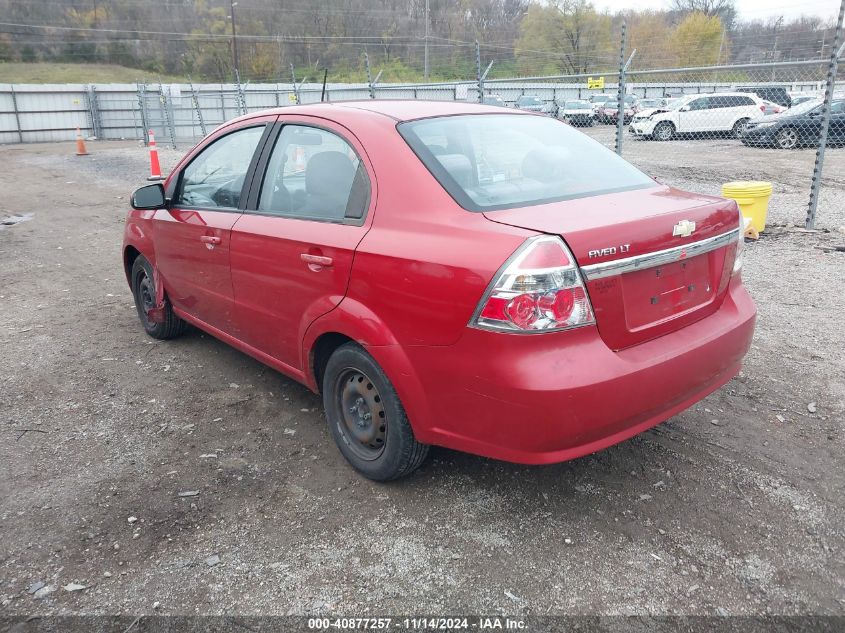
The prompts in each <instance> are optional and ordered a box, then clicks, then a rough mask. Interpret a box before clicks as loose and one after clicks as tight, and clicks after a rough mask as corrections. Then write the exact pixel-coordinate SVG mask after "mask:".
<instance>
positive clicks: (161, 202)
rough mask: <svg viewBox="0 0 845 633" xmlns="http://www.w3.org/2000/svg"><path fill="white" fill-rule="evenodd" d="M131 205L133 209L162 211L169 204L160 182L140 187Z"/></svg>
mask: <svg viewBox="0 0 845 633" xmlns="http://www.w3.org/2000/svg"><path fill="white" fill-rule="evenodd" d="M130 204H131V205H132V208H133V209H141V210H144V209H161V208H162V207H163V206H165V204H167V201H166V200H165V198H164V187H163V186H162V184H161V183H160V182H157V183H155V184H153V185H145V186H143V187H140V188H138V189H136V190H135V192H134V193H133V194H132V197H131V198H130Z"/></svg>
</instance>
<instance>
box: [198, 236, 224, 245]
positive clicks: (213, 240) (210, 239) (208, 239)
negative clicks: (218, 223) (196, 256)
mask: <svg viewBox="0 0 845 633" xmlns="http://www.w3.org/2000/svg"><path fill="white" fill-rule="evenodd" d="M200 242H202V243H203V244H219V243H220V242H221V239H220V238H219V237H217V236H216V235H201V236H200Z"/></svg>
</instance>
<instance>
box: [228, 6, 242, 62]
mask: <svg viewBox="0 0 845 633" xmlns="http://www.w3.org/2000/svg"><path fill="white" fill-rule="evenodd" d="M230 2H231V7H232V15H231V16H230V17H231V18H232V66H233V67H234V69H235V72H239V70H240V67H239V65H238V32H237V29H236V28H235V7H236V6H238V3H237V2H235V1H234V0H230Z"/></svg>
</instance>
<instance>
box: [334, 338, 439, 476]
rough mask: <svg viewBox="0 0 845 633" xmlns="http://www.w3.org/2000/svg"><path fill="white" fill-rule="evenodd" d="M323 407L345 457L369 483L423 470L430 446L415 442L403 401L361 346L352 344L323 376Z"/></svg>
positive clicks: (341, 349)
mask: <svg viewBox="0 0 845 633" xmlns="http://www.w3.org/2000/svg"><path fill="white" fill-rule="evenodd" d="M322 391H323V406H324V408H325V411H326V420H327V421H328V424H329V430H330V431H331V434H332V437H334V441H335V443H336V444H337V446H338V448H339V449H340V452H341V453H342V454H343V456H344V457H345V458H346V460H347V461H348V462H349V463H350V464H351V465H352V467H353V468H354V469H355V470H357V471H358V472H360V473H361V474H362V475H364V476H365V477H367V478H368V479H372V480H374V481H390V480H392V479H398V478H399V477H404V476H405V475H408V474H410V473H412V472H413V471H415V470H416V469H417V468H419V466H420V464H422V463H423V461H424V460H425V458H426V456H427V455H428V445H427V444H421V443H420V442H418V441H417V440H416V438H415V437H414V432H413V430H412V429H411V424H410V422H409V421H408V416H407V415H406V414H405V409H404V408H403V407H402V403H401V402H400V401H399V396H398V395H397V394H396V390H395V389H394V388H393V385H392V384H391V382H390V380H389V379H388V377H387V375H386V374H385V373H384V371H383V370H382V369H381V367H379V365H378V363H376V361H375V360H374V359H373V357H372V356H370V355H369V354H368V353H367V352H366V351H365V350H364V349H363V348H362V347H361V346H360V345H358V344H356V343H346V344H345V345H342V346H340V347H339V348H338V349H337V350H335V352H334V353H333V354H332V355H331V357H330V358H329V361H328V363H327V364H326V370H325V372H324V373H323V384H322Z"/></svg>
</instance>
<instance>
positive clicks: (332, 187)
mask: <svg viewBox="0 0 845 633" xmlns="http://www.w3.org/2000/svg"><path fill="white" fill-rule="evenodd" d="M353 178H355V167H354V166H353V165H352V161H351V160H349V157H348V156H347V155H346V154H344V153H343V152H320V153H319V154H314V155H313V156H312V157H311V158H309V159H308V163H307V164H306V166H305V191H306V192H307V193H328V192H343V194H344V195H346V194H348V193H349V188H350V187H351V186H352V179H353Z"/></svg>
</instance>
